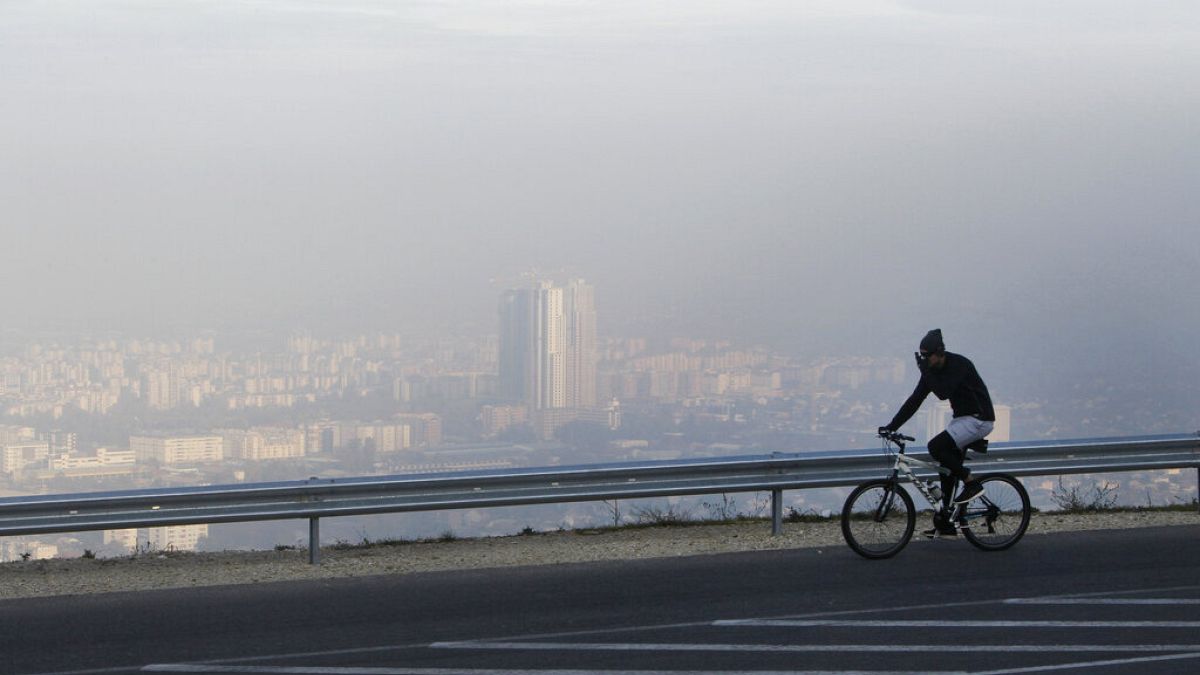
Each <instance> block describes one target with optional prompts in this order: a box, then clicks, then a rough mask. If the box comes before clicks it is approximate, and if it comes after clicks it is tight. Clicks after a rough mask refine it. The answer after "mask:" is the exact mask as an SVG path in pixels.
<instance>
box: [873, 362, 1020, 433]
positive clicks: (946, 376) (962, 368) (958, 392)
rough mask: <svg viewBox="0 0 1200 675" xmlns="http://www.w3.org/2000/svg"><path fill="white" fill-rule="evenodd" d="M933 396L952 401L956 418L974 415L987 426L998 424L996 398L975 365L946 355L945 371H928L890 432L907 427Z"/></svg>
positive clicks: (923, 374)
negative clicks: (905, 425)
mask: <svg viewBox="0 0 1200 675" xmlns="http://www.w3.org/2000/svg"><path fill="white" fill-rule="evenodd" d="M930 392H932V393H933V394H934V395H935V396H937V397H938V398H939V399H941V400H943V401H945V400H946V399H950V408H951V409H952V410H953V411H954V416H955V417H965V416H967V415H970V416H973V417H977V418H979V419H981V420H984V421H986V422H995V421H996V411H995V409H993V408H992V397H991V395H990V394H988V389H987V385H986V384H984V383H983V378H981V377H979V372H978V371H976V370H975V364H973V363H971V360H970V359H968V358H967V357H965V356H962V355H961V354H954V353H951V352H946V363H945V364H944V365H943V366H942V367H941V368H936V369H935V368H927V369H926V370H925V372H924V373H922V374H921V379H920V381H918V382H917V388H916V389H914V390H913V393H912V396H909V397H908V400H907V401H905V402H904V405H902V406H900V411H899V412H897V413H896V416H895V417H893V418H892V421H891V422H890V423H889V424H888V428H889V429H891V430H893V431H895V430H896V429H899V428H900V427H902V426H904V423H905V422H907V421H908V420H909V418H911V417H912V416H913V415H914V414H916V412H917V408H920V407H921V402H922V401H924V400H925V397H926V396H928V395H929V394H930Z"/></svg>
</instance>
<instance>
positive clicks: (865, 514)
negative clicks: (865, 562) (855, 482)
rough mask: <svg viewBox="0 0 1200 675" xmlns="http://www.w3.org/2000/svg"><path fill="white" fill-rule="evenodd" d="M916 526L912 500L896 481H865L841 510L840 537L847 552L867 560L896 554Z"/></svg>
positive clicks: (882, 479) (907, 540)
mask: <svg viewBox="0 0 1200 675" xmlns="http://www.w3.org/2000/svg"><path fill="white" fill-rule="evenodd" d="M916 524H917V512H916V509H914V508H913V500H912V497H910V496H909V494H908V492H907V491H906V490H905V489H904V487H903V486H901V485H900V483H899V482H898V481H896V480H889V479H886V478H880V479H877V480H871V481H867V482H865V483H863V484H861V485H859V486H858V487H856V488H854V491H853V492H851V493H850V496H849V497H847V498H846V504H845V505H844V506H843V507H842V537H844V538H845V539H846V544H848V545H849V546H850V548H851V550H853V551H854V552H855V553H857V554H859V555H861V556H862V557H864V558H869V559H871V560H881V559H883V558H890V557H892V556H894V555H896V554H897V553H899V552H900V551H901V549H903V548H904V547H905V546H906V545H907V544H908V542H909V540H911V539H912V535H913V529H914V528H915V526H916Z"/></svg>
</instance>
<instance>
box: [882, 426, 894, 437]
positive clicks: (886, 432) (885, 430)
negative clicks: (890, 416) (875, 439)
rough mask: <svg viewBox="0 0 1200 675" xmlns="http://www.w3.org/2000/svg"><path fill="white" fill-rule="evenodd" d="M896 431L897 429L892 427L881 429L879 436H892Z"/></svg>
mask: <svg viewBox="0 0 1200 675" xmlns="http://www.w3.org/2000/svg"><path fill="white" fill-rule="evenodd" d="M894 431H895V429H893V428H891V427H879V435H880V436H887V435H888V434H890V433H892V432H894Z"/></svg>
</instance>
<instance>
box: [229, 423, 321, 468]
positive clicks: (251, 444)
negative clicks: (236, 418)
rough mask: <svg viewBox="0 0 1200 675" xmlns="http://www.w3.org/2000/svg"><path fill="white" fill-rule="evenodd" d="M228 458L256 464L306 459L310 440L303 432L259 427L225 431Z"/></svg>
mask: <svg viewBox="0 0 1200 675" xmlns="http://www.w3.org/2000/svg"><path fill="white" fill-rule="evenodd" d="M218 433H219V434H220V435H221V438H222V440H223V446H224V452H225V456H226V457H228V458H230V459H245V460H249V461H252V462H258V461H264V460H271V459H294V458H297V457H304V455H305V448H306V439H305V433H304V431H302V430H300V429H282V428H276V427H255V428H252V429H249V430H241V429H222V430H220V431H218Z"/></svg>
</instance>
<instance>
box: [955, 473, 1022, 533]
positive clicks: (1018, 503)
mask: <svg viewBox="0 0 1200 675" xmlns="http://www.w3.org/2000/svg"><path fill="white" fill-rule="evenodd" d="M979 482H980V483H982V484H983V496H982V497H980V498H978V499H976V500H974V501H972V502H970V503H969V504H967V505H966V507H965V508H964V509H963V514H962V516H961V517H960V522H961V523H964V524H965V526H964V527H963V528H962V534H963V536H964V537H965V538H966V540H967V541H969V542H971V544H973V545H974V546H976V547H977V548H979V549H981V550H984V551H1003V550H1005V549H1008V548H1011V547H1012V546H1013V544H1016V543H1017V542H1018V541H1020V540H1021V537H1023V536H1025V530H1027V529H1029V514H1030V512H1031V511H1032V509H1031V508H1030V506H1029V493H1028V492H1026V491H1025V486H1023V485H1021V481H1019V480H1017V479H1016V478H1013V477H1012V476H1009V475H1008V474H1002V473H1001V474H993V475H991V476H984V477H983V478H980V479H979Z"/></svg>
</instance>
